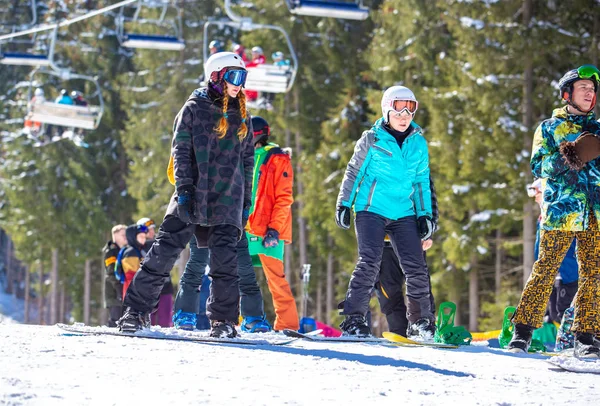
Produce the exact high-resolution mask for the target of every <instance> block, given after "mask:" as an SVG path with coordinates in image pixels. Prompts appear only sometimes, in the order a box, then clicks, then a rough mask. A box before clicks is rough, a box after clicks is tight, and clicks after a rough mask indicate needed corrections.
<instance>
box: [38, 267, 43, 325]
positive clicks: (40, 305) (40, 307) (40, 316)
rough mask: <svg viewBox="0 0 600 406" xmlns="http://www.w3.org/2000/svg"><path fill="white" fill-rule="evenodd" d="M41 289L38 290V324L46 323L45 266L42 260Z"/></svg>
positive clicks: (40, 272)
mask: <svg viewBox="0 0 600 406" xmlns="http://www.w3.org/2000/svg"><path fill="white" fill-rule="evenodd" d="M38 277H39V283H40V287H39V291H38V324H44V266H43V265H42V261H40V269H39V274H38Z"/></svg>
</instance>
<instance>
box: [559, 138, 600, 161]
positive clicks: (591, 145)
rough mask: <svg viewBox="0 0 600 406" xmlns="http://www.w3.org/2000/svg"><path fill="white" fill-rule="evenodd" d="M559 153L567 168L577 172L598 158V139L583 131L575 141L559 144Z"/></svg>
mask: <svg viewBox="0 0 600 406" xmlns="http://www.w3.org/2000/svg"><path fill="white" fill-rule="evenodd" d="M560 153H561V154H562V156H563V158H564V160H565V162H566V163H567V165H568V166H569V168H571V169H573V170H576V171H578V170H580V169H582V168H583V167H584V166H585V164H587V163H588V162H589V161H591V160H593V159H596V158H598V156H600V137H599V136H597V135H595V134H592V133H590V132H588V131H584V132H582V133H581V134H580V135H579V137H577V139H576V140H575V141H563V142H561V143H560Z"/></svg>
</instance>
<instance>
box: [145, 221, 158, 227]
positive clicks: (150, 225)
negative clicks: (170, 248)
mask: <svg viewBox="0 0 600 406" xmlns="http://www.w3.org/2000/svg"><path fill="white" fill-rule="evenodd" d="M144 225H145V226H146V227H148V228H153V227H156V224H154V220H148V221H146V222H145V223H144Z"/></svg>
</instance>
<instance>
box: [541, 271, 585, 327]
mask: <svg viewBox="0 0 600 406" xmlns="http://www.w3.org/2000/svg"><path fill="white" fill-rule="evenodd" d="M577 288H578V281H575V282H570V283H563V282H562V280H560V279H557V280H556V281H555V282H554V288H553V289H552V293H551V294H550V300H549V301H548V310H547V312H548V314H549V316H550V320H551V321H553V322H556V323H560V322H561V321H562V318H563V315H564V314H565V310H567V309H568V308H569V307H571V304H572V302H573V298H574V297H575V295H576V294H577Z"/></svg>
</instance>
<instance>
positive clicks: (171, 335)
mask: <svg viewBox="0 0 600 406" xmlns="http://www.w3.org/2000/svg"><path fill="white" fill-rule="evenodd" d="M56 326H57V327H58V328H60V329H61V330H64V331H67V332H69V333H74V334H82V335H98V336H102V335H110V336H119V337H131V338H150V339H153V340H173V341H189V342H201V343H217V344H241V345H287V344H290V343H292V342H294V341H296V340H298V338H287V339H286V338H285V337H281V338H277V337H273V336H274V334H269V333H241V336H238V337H234V338H215V337H209V335H208V334H209V332H208V331H185V330H177V329H175V328H160V327H157V326H153V327H151V328H145V329H143V330H140V331H136V332H135V333H122V332H120V331H119V330H118V329H117V328H115V327H90V326H86V325H84V324H82V323H76V324H72V325H67V324H60V323H59V324H57V325H56ZM238 334H240V333H238ZM263 334H267V335H268V336H267V337H268V338H264V336H263Z"/></svg>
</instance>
